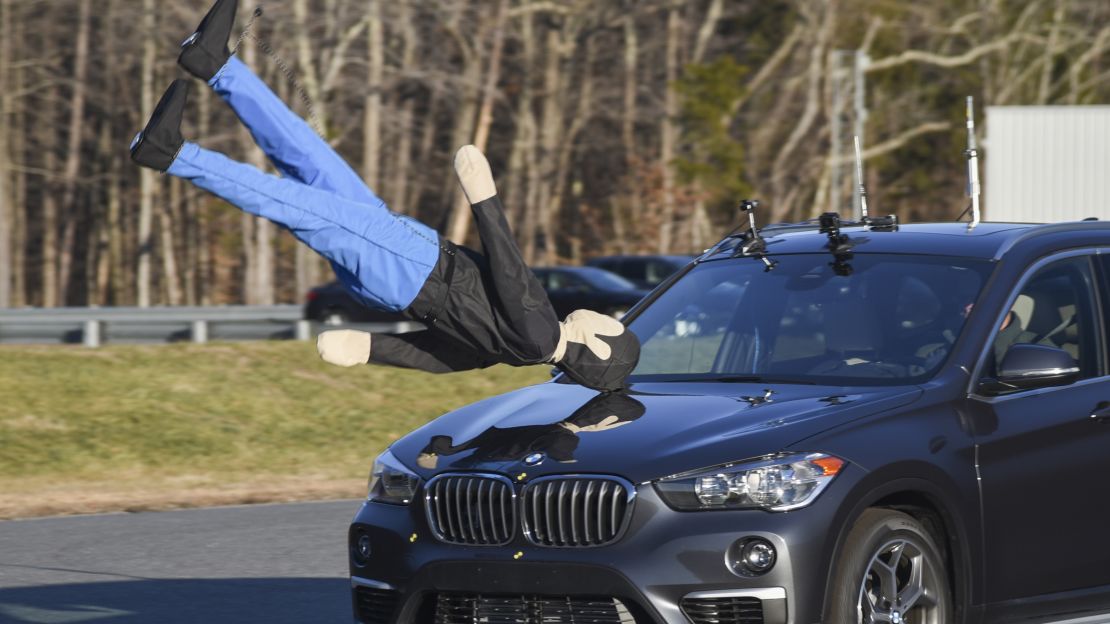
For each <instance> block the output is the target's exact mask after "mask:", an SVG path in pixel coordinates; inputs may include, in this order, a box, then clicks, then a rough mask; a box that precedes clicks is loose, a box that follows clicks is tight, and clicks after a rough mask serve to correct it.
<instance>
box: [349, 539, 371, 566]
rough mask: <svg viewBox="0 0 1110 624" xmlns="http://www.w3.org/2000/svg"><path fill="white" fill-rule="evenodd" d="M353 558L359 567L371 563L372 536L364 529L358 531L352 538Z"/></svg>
mask: <svg viewBox="0 0 1110 624" xmlns="http://www.w3.org/2000/svg"><path fill="white" fill-rule="evenodd" d="M351 559H353V560H354V562H355V565H357V566H359V567H362V566H364V565H366V564H367V563H370V536H369V535H367V534H365V533H363V532H362V531H359V532H358V533H356V534H355V536H354V539H353V540H351Z"/></svg>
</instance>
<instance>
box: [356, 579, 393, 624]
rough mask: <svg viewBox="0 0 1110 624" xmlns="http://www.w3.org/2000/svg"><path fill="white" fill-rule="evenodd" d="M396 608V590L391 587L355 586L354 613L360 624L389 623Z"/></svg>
mask: <svg viewBox="0 0 1110 624" xmlns="http://www.w3.org/2000/svg"><path fill="white" fill-rule="evenodd" d="M396 608H397V592H396V591H393V590H391V589H376V588H374V587H363V586H358V587H355V615H356V616H357V617H358V621H359V622H362V624H390V623H391V622H393V611H394V610H395V609H396Z"/></svg>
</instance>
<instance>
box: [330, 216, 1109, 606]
mask: <svg viewBox="0 0 1110 624" xmlns="http://www.w3.org/2000/svg"><path fill="white" fill-rule="evenodd" d="M822 225H825V226H827V227H821V226H818V225H817V224H803V225H796V226H783V227H770V228H766V229H764V230H763V231H762V233H761V234H762V235H761V236H760V235H759V234H751V233H749V234H747V235H745V236H736V237H731V238H728V239H725V240H724V241H722V242H721V243H720V244H718V245H717V246H716V247H715V248H713V249H712V250H710V251H708V252H707V253H706V254H704V255H703V256H701V257H700V258H698V259H697V261H696V262H694V263H693V264H691V265H690V266H688V267H687V268H686V269H684V270H683V271H682V272H681V273H680V274H677V275H675V276H673V277H672V278H670V279H669V280H668V281H667V282H665V283H664V284H662V285H661V286H660V287H659V288H657V289H656V290H655V291H653V292H652V294H651V295H650V296H649V297H647V298H646V299H645V300H644V301H643V302H641V303H640V304H639V305H637V306H636V308H634V309H633V310H632V311H631V312H630V313H629V315H628V316H627V317H626V319H625V322H626V323H627V324H628V326H629V327H630V328H631V330H632V331H634V332H635V333H636V335H637V336H639V338H640V340H641V342H642V345H643V349H642V357H641V360H640V363H639V366H638V367H637V369H636V370H635V372H634V374H633V375H632V377H631V378H630V383H629V387H628V389H627V391H624V392H619V393H612V394H598V393H596V392H594V391H591V390H588V389H586V388H584V387H581V386H578V385H575V384H573V383H570V382H569V380H565V379H562V378H556V379H554V380H553V381H551V382H548V383H542V384H539V385H536V386H532V387H527V388H523V389H520V390H517V391H515V392H510V393H508V394H505V395H501V396H497V397H494V398H491V399H487V400H485V401H482V402H479V403H476V404H473V405H470V406H468V407H464V408H462V409H459V410H456V411H454V412H452V413H449V414H447V415H445V416H443V417H441V418H439V419H437V420H435V421H433V422H431V423H429V424H428V425H426V426H424V427H422V428H420V429H417V430H416V431H414V432H412V433H410V434H409V435H407V436H405V437H404V438H402V439H401V440H399V441H397V442H396V443H395V444H393V445H392V446H391V447H390V448H389V449H388V450H387V451H385V452H384V453H383V454H382V455H381V456H380V457H379V458H378V459H377V461H376V462H375V464H374V468H373V474H372V477H371V484H370V491H369V496H368V500H367V501H366V502H365V503H364V504H363V505H362V507H361V508H360V510H359V511H358V513H357V515H356V517H355V519H354V521H353V523H352V524H351V526H350V530H349V548H350V575H351V583H352V588H351V591H352V600H353V607H354V613H355V619H356V621H358V622H362V623H363V624H385V623H392V622H402V623H416V624H487V623H488V624H571V623H574V624H586V623H590V624H784V623H787V622H797V623H803V622H804V623H813V622H826V623H841V622H853V623H854V622H869V623H870V622H885V623H890V624H901V623H903V622H906V623H930V624H945V623H950V622H1048V621H1059V620H1069V619H1071V620H1075V621H1084V622H1093V621H1103V620H1098V619H1095V618H1091V617H1089V616H1092V615H1093V614H1098V613H1103V612H1107V611H1110V376H1108V372H1110V371H1108V366H1110V361H1108V358H1107V355H1108V353H1107V330H1108V329H1110V328H1108V324H1107V322H1106V319H1107V318H1108V317H1107V311H1108V310H1110V299H1108V297H1110V279H1108V278H1110V224H1105V223H1098V222H1081V223H1070V224H1055V225H1046V226H1033V225H1025V224H1002V223H983V224H980V225H978V227H974V228H970V229H969V227H968V225H967V224H962V223H950V224H918V225H903V226H900V227H899V226H890V225H889V224H888V227H874V226H869V225H866V224H851V223H843V224H838V223H836V222H835V219H834V220H832V222H830V223H828V224H822ZM756 242H757V243H758V245H756V244H752V243H756ZM1077 618H1079V619H1077Z"/></svg>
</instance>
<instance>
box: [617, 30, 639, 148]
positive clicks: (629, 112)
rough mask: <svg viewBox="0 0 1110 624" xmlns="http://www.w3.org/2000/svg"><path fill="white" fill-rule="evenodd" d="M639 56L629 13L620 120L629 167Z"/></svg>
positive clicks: (634, 118) (632, 143) (636, 38)
mask: <svg viewBox="0 0 1110 624" xmlns="http://www.w3.org/2000/svg"><path fill="white" fill-rule="evenodd" d="M639 56H640V51H639V39H638V37H637V33H636V14H635V13H633V12H629V14H628V15H627V16H625V18H624V116H623V117H622V118H621V141H622V142H623V144H624V159H625V162H627V163H629V165H631V164H632V163H634V162H635V160H636V96H637V90H638V89H639V82H638V78H639V76H638V75H637V73H636V66H637V63H638V61H639Z"/></svg>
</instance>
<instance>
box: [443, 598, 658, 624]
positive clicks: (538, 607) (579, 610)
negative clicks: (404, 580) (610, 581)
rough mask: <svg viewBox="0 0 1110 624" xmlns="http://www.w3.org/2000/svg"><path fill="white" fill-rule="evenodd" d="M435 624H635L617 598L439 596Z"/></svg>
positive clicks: (634, 620)
mask: <svg viewBox="0 0 1110 624" xmlns="http://www.w3.org/2000/svg"><path fill="white" fill-rule="evenodd" d="M435 605H436V610H435V624H635V622H636V619H635V618H634V617H633V616H632V614H631V613H630V612H629V611H628V609H627V608H626V607H625V605H624V603H622V602H621V601H620V600H617V599H616V598H606V597H580V596H528V595H516V594H513V595H490V594H438V595H437V596H436V601H435Z"/></svg>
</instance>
